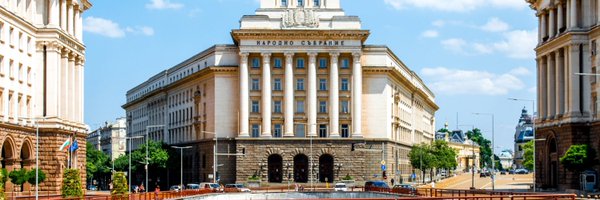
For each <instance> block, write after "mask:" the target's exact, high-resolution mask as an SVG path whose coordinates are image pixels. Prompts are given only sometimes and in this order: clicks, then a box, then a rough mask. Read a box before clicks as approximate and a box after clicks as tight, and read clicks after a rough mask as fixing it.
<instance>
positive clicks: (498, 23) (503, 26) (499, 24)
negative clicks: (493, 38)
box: [481, 17, 510, 32]
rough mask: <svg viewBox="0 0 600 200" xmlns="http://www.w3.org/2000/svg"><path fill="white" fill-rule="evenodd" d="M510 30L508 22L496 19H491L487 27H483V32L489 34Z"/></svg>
mask: <svg viewBox="0 0 600 200" xmlns="http://www.w3.org/2000/svg"><path fill="white" fill-rule="evenodd" d="M509 28H510V26H509V25H508V24H507V23H506V22H504V21H502V20H500V19H498V18H496V17H494V18H491V19H490V20H489V21H488V22H487V23H486V24H485V25H483V26H481V29H482V30H484V31H489V32H504V31H507V30H508V29H509Z"/></svg>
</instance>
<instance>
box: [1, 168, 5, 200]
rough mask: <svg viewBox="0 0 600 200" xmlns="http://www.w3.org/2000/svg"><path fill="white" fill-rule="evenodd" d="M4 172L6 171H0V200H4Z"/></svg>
mask: <svg viewBox="0 0 600 200" xmlns="http://www.w3.org/2000/svg"><path fill="white" fill-rule="evenodd" d="M4 171H6V169H2V170H1V171H0V200H4V198H5V197H6V196H5V195H4V183H5V182H6V181H4V180H6V175H5V173H4Z"/></svg>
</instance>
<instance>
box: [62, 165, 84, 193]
mask: <svg viewBox="0 0 600 200" xmlns="http://www.w3.org/2000/svg"><path fill="white" fill-rule="evenodd" d="M60 192H61V195H62V197H63V198H74V197H83V190H82V187H81V177H80V174H79V170H78V169H66V170H65V172H64V174H63V182H62V187H61V189H60Z"/></svg>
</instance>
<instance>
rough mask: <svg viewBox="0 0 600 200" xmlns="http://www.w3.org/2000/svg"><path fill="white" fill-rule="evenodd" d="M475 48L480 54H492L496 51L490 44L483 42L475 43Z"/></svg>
mask: <svg viewBox="0 0 600 200" xmlns="http://www.w3.org/2000/svg"><path fill="white" fill-rule="evenodd" d="M472 46H473V49H474V50H475V52H476V53H478V54H491V53H494V49H492V48H490V47H489V46H488V45H485V44H482V43H474V44H473V45H472Z"/></svg>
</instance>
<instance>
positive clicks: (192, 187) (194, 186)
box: [185, 183, 200, 190]
mask: <svg viewBox="0 0 600 200" xmlns="http://www.w3.org/2000/svg"><path fill="white" fill-rule="evenodd" d="M185 187H186V188H187V189H188V190H199V189H200V184H197V183H190V184H187V185H186V186H185Z"/></svg>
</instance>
